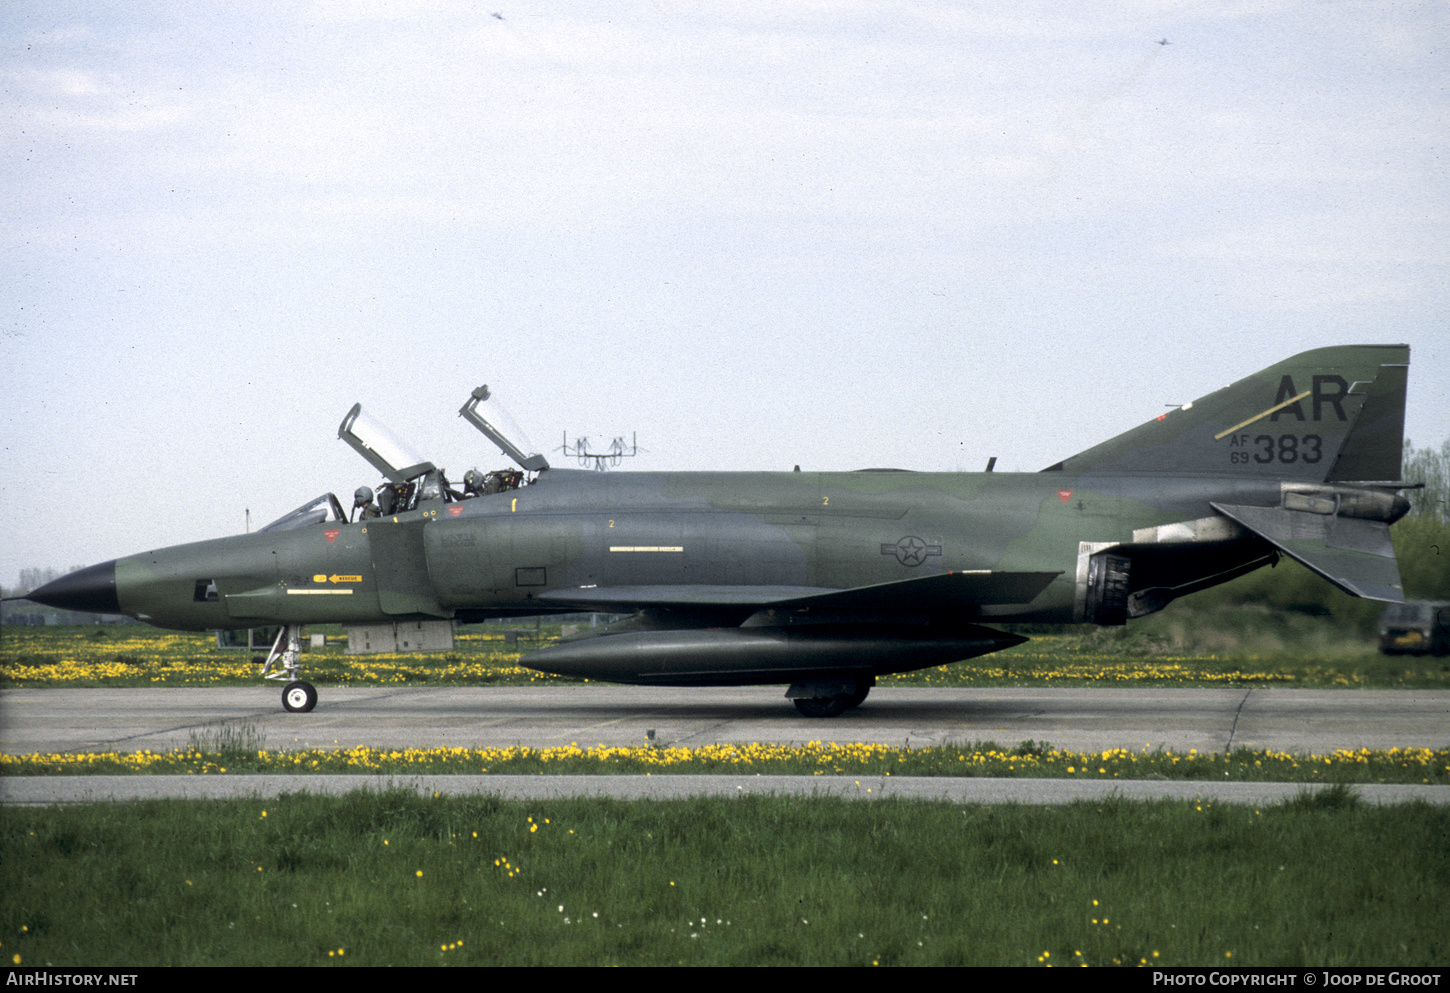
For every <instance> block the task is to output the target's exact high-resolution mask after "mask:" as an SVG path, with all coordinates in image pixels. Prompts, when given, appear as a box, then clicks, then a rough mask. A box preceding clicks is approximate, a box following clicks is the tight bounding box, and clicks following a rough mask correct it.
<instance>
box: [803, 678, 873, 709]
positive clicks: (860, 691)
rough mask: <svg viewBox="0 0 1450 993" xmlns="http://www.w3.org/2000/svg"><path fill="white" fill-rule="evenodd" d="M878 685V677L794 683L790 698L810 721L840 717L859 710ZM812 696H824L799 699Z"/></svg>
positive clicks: (827, 679)
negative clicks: (808, 694) (852, 709)
mask: <svg viewBox="0 0 1450 993" xmlns="http://www.w3.org/2000/svg"><path fill="white" fill-rule="evenodd" d="M875 685H876V677H875V676H847V677H845V678H839V677H835V678H826V679H816V680H808V681H803V682H798V683H792V684H791V688H790V690H789V691H788V692H787V694H786V695H787V696H788V697H790V699H791V702H792V703H794V704H795V709H796V710H798V711H800V712H801V713H802V714H803V715H804V716H806V717H840V716H841V715H842V714H844V713H845V712H846V711H848V710H850V709H851V708H852V707H859V706H860V705H861V703H862V701H864V700H865V699H866V695H867V694H868V693H870V692H871V687H873V686H875ZM812 692H814V693H819V694H821V695H820V696H800V695H797V694H801V693H812Z"/></svg>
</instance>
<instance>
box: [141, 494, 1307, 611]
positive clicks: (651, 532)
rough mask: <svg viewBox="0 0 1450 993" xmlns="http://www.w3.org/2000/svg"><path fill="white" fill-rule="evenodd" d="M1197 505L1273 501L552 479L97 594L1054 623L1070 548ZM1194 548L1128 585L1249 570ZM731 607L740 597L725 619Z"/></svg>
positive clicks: (1186, 513) (203, 561) (251, 602)
mask: <svg viewBox="0 0 1450 993" xmlns="http://www.w3.org/2000/svg"><path fill="white" fill-rule="evenodd" d="M1210 500H1217V501H1225V502H1229V503H1234V504H1242V503H1249V504H1264V505H1268V504H1275V503H1277V502H1278V500H1279V485H1278V484H1277V483H1276V482H1268V481H1252V480H1235V479H1226V478H1221V477H1220V478H1193V477H1187V478H1185V477H1178V478H1174V479H1171V480H1165V479H1162V478H1157V477H1137V476H1119V477H1091V476H1073V475H1068V474H1065V473H1062V472H1051V473H1031V474H1010V473H915V472H898V471H865V472H843V473H805V472H790V473H612V474H603V473H593V472H583V471H571V470H558V469H553V470H549V471H547V472H545V473H543V474H542V475H541V476H540V478H539V480H538V482H537V483H536V484H535V485H533V486H527V487H524V488H521V489H518V490H514V491H511V492H506V493H500V494H495V495H492V496H486V497H479V498H476V499H472V500H465V501H460V502H456V503H447V504H445V503H443V502H442V501H427V502H424V503H423V504H422V505H421V506H420V507H419V508H418V509H416V510H414V511H411V512H409V513H406V514H399V515H397V516H396V517H387V518H379V519H374V520H371V521H368V522H366V523H352V524H345V523H328V524H321V525H314V526H310V527H306V528H302V529H299V530H295V531H285V532H275V533H261V534H253V535H239V536H236V537H232V538H224V539H218V540H215V541H206V542H199V543H195V544H190V545H181V546H177V547H174V548H167V549H160V550H157V551H154V552H149V553H145V554H142V555H135V556H130V557H127V558H122V559H119V560H117V563H116V585H117V594H118V599H119V601H120V604H121V607H122V609H123V610H124V611H125V612H127V613H131V614H133V615H135V616H140V617H142V619H144V620H147V621H149V622H151V623H154V624H158V625H162V626H166V627H176V628H184V629H193V630H203V629H210V628H226V627H244V626H260V625H263V624H274V623H368V622H377V621H386V620H400V619H418V618H443V617H455V616H456V617H459V618H460V619H464V620H476V619H481V618H483V617H488V616H508V615H513V614H523V613H527V614H535V613H551V612H553V613H557V612H563V611H569V610H581V609H584V610H587V609H605V608H606V607H608V606H609V605H610V604H615V609H617V610H623V609H624V606H623V605H622V604H621V602H619V601H614V600H608V599H601V598H600V597H601V596H605V594H596V593H595V592H593V591H617V590H633V589H639V590H643V589H645V588H649V589H651V590H654V591H660V590H664V591H677V592H674V593H670V592H664V593H660V592H652V593H650V594H649V598H647V599H644V600H642V601H641V603H643V604H645V605H648V604H651V603H680V604H691V603H701V604H714V605H719V606H721V607H725V606H727V605H729V604H730V603H732V602H734V603H737V604H738V605H742V606H749V605H751V604H752V603H753V604H755V605H759V604H761V603H762V602H768V601H769V599H770V598H771V597H772V596H774V597H776V598H779V597H780V596H783V595H784V594H785V593H786V592H789V591H796V592H798V593H800V594H802V595H804V594H806V593H810V592H822V591H827V590H846V589H852V588H857V587H868V586H876V585H879V584H886V583H896V582H900V581H903V580H911V579H919V578H922V577H927V576H935V575H941V574H945V573H973V572H982V571H991V572H994V573H1044V572H1050V573H1059V574H1060V575H1058V576H1057V577H1056V578H1055V579H1053V580H1052V581H1051V582H1050V583H1049V584H1048V585H1047V587H1046V588H1045V589H1044V590H1043V591H1042V592H1041V593H1039V594H1038V595H1037V596H1036V597H1034V598H1033V600H1032V601H1031V602H1029V603H1021V604H997V605H992V604H988V605H977V604H971V603H964V604H961V605H959V607H960V609H959V611H958V614H959V617H960V619H963V620H965V619H969V618H974V617H975V618H982V619H988V618H990V619H993V620H996V621H1030V622H1039V623H1070V622H1073V621H1075V620H1082V619H1084V618H1083V616H1082V592H1081V589H1080V586H1081V583H1082V577H1081V576H1080V575H1079V572H1080V569H1079V565H1080V560H1081V558H1082V556H1083V553H1084V543H1089V544H1091V545H1093V546H1101V545H1107V544H1117V545H1119V546H1130V547H1137V546H1134V532H1139V537H1141V536H1142V532H1143V531H1144V530H1145V529H1152V528H1155V527H1158V526H1160V525H1168V524H1173V523H1175V522H1191V521H1194V520H1198V519H1204V518H1209V517H1211V516H1213V514H1214V511H1213V510H1212V508H1211V507H1210V506H1209V501H1210ZM1213 537H1214V539H1215V540H1202V539H1200V540H1197V541H1192V542H1187V543H1179V544H1177V545H1175V546H1174V547H1175V550H1176V553H1177V554H1175V555H1174V557H1173V566H1172V568H1171V569H1168V570H1167V572H1166V573H1165V575H1162V576H1157V577H1152V576H1151V571H1149V572H1146V573H1140V574H1142V575H1144V576H1147V577H1148V578H1145V579H1144V580H1143V582H1149V581H1150V580H1151V582H1152V583H1153V584H1154V585H1157V586H1163V587H1177V586H1180V585H1182V584H1183V583H1184V582H1188V581H1191V580H1193V579H1195V578H1197V577H1198V576H1200V575H1201V574H1205V570H1207V573H1206V574H1210V575H1212V574H1218V573H1221V572H1225V571H1231V570H1232V569H1233V568H1234V567H1236V566H1237V565H1241V564H1243V563H1248V562H1259V564H1262V563H1263V562H1266V561H1268V558H1266V555H1268V554H1269V553H1268V549H1267V546H1266V545H1265V544H1264V543H1263V542H1262V541H1260V540H1259V539H1257V538H1255V537H1253V536H1251V535H1247V534H1243V533H1241V532H1237V531H1234V532H1225V533H1224V534H1222V535H1216V536H1213ZM1154 544H1158V545H1162V544H1163V543H1162V542H1154ZM1142 545H1143V543H1142V542H1139V543H1138V546H1142ZM1149 558H1151V556H1149ZM1145 561H1146V559H1145ZM1225 578H1228V577H1227V576H1225ZM1135 585H1141V584H1135ZM208 586H214V587H215V589H214V592H213V593H212V594H211V596H212V597H213V599H207V598H206V596H205V594H206V587H208ZM691 588H694V589H697V590H699V591H701V593H702V595H701V596H699V597H695V596H693V595H692V594H691V592H690V590H691ZM745 588H753V589H757V590H760V591H762V592H761V594H760V595H758V596H752V595H750V594H747V593H745V592H744V590H745ZM735 589H738V590H741V591H742V592H741V593H740V594H739V595H738V596H736V597H734V598H733V600H732V597H731V595H730V593H729V592H728V591H729V590H735ZM722 590H723V591H726V592H719V591H722ZM935 606H936V607H937V608H938V609H940V608H941V605H940V604H936V605H935ZM1089 619H1090V618H1089Z"/></svg>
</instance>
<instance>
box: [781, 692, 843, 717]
mask: <svg viewBox="0 0 1450 993" xmlns="http://www.w3.org/2000/svg"><path fill="white" fill-rule="evenodd" d="M850 706H851V698H850V697H844V696H827V697H802V698H800V699H798V700H796V701H795V709H796V710H799V711H800V712H801V713H802V714H804V715H805V716H807V717H840V716H841V715H842V714H844V713H845V712H846V711H847V710H848V709H849V708H850Z"/></svg>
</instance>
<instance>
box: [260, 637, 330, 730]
mask: <svg viewBox="0 0 1450 993" xmlns="http://www.w3.org/2000/svg"><path fill="white" fill-rule="evenodd" d="M301 675H302V625H301V624H287V625H284V626H283V628H282V630H281V631H278V632H277V640H276V641H274V642H272V651H271V653H270V654H269V655H268V656H267V661H265V662H264V663H262V678H263V679H277V680H283V679H285V680H287V685H286V686H284V687H283V688H282V709H283V710H285V711H287V713H289V714H305V713H307V712H308V711H310V710H311V709H312V708H313V707H315V706H317V688H316V687H315V686H313V685H312V684H311V683H307V682H303V681H302V680H301V679H300V678H299V677H300V676H301Z"/></svg>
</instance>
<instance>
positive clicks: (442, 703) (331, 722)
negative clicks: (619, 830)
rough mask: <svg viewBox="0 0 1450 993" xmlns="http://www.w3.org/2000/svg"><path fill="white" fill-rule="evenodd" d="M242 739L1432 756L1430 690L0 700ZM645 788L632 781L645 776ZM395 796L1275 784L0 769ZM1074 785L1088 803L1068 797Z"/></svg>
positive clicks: (1233, 788) (66, 695)
mask: <svg viewBox="0 0 1450 993" xmlns="http://www.w3.org/2000/svg"><path fill="white" fill-rule="evenodd" d="M241 729H245V730H246V733H247V734H248V735H249V736H251V737H252V740H258V741H259V744H260V745H261V746H264V747H267V748H272V749H295V748H307V747H321V748H335V747H346V746H352V745H370V746H373V747H377V748H413V747H430V746H454V747H487V746H502V745H528V746H532V747H535V748H548V747H551V746H559V745H568V744H571V743H577V744H578V745H581V746H591V745H642V744H644V743H645V742H646V741H647V740H648V739H647V735H646V732H647V731H648V730H650V729H653V730H654V731H655V740H656V742H657V743H658V744H661V745H676V744H678V745H685V746H691V747H697V746H700V745H706V744H715V743H748V742H774V743H781V744H804V743H806V742H810V741H832V742H881V743H884V744H889V745H897V746H901V745H910V746H912V747H924V746H927V745H942V744H972V743H975V742H980V741H994V742H996V743H998V744H1000V745H1004V746H1012V745H1015V744H1017V743H1018V742H1020V741H1023V740H1026V739H1029V738H1030V739H1033V740H1035V741H1037V742H1039V743H1043V742H1047V743H1050V744H1052V745H1053V746H1055V747H1058V748H1067V749H1072V750H1075V751H1102V750H1104V749H1108V748H1129V749H1133V750H1135V751H1136V750H1139V749H1143V748H1148V749H1155V748H1160V747H1161V748H1164V749H1168V750H1172V751H1180V752H1186V751H1188V750H1189V749H1197V750H1199V751H1200V752H1203V751H1223V750H1225V749H1228V748H1240V747H1249V748H1262V749H1271V750H1276V751H1286V752H1299V753H1321V754H1322V753H1325V752H1331V751H1334V750H1336V749H1355V748H1394V747H1431V748H1442V747H1446V746H1447V745H1450V691H1443V690H1293V689H1252V690H1246V689H1164V690H1143V689H1121V690H1119V689H1040V688H1032V689H966V690H949V689H917V688H887V689H880V688H878V689H876V690H873V691H872V694H871V697H870V698H869V699H868V700H867V701H866V703H865V704H863V705H862V706H861V707H859V708H857V709H856V710H853V711H849V712H847V713H846V714H844V715H842V716H841V717H838V718H834V719H829V720H810V719H807V718H804V717H801V716H799V715H798V714H797V713H796V711H795V708H794V707H793V706H792V705H791V704H790V703H789V702H788V701H786V700H785V699H784V698H783V696H782V691H781V689H780V688H779V687H743V688H712V689H661V688H654V687H624V686H603V685H601V686H583V687H468V688H451V687H450V688H434V689H413V688H397V689H391V688H379V687H368V688H348V687H324V688H323V689H322V690H321V701H320V702H319V704H318V707H317V709H316V710H315V711H313V712H312V713H311V714H289V713H286V712H284V711H283V710H282V708H281V703H280V691H279V690H278V689H276V688H274V687H271V686H259V687H255V688H253V687H247V688H233V689H116V690H112V689H83V690H68V689H55V690H7V691H3V692H0V751H4V752H6V753H9V754H31V753H36V752H41V753H46V752H76V751H113V750H114V751H140V750H144V749H151V750H153V751H162V750H167V749H172V748H177V747H183V746H186V745H188V744H192V743H203V744H205V743H214V742H215V741H217V740H218V738H219V736H224V735H226V734H228V733H234V732H238V731H240V730H241ZM646 780H648V781H646ZM387 785H406V786H408V787H409V788H416V789H420V790H424V791H433V790H438V791H442V792H459V791H463V792H490V793H499V794H501V795H504V796H509V797H516V798H521V799H522V798H535V797H547V796H558V795H605V794H607V795H611V796H621V797H646V796H648V797H654V798H661V799H662V798H667V797H678V796H697V795H704V794H721V793H724V794H727V795H729V794H734V795H739V794H741V793H746V792H790V793H804V794H807V795H811V794H818V793H831V794H833V795H843V796H852V797H857V798H861V799H881V798H885V797H888V796H899V797H919V798H935V799H943V800H954V801H956V802H1025V803H1062V802H1067V801H1069V800H1072V799H1079V798H1086V797H1089V796H1091V797H1100V796H1106V795H1109V794H1111V793H1115V792H1116V793H1118V794H1119V795H1124V796H1181V797H1184V798H1191V797H1201V798H1204V799H1212V800H1216V801H1219V802H1238V803H1268V802H1274V800H1275V799H1283V798H1284V797H1287V796H1292V795H1294V794H1295V793H1297V792H1299V791H1300V790H1301V789H1303V787H1299V786H1295V785H1290V784H1248V783H1164V782H1138V783H1131V784H1130V783H1126V782H1118V783H1108V782H1102V783H1096V784H1088V783H1078V782H1073V781H1065V780H1020V779H1018V780H987V779H976V780H961V781H953V782H948V781H946V780H943V779H926V780H908V779H906V778H904V777H903V778H894V777H893V778H890V779H876V780H858V779H854V778H852V777H830V781H827V780H826V779H824V778H823V777H786V776H775V777H762V776H748V777H741V776H732V777H723V776H722V777H702V776H693V777H692V776H656V777H639V776H621V777H588V776H585V777H555V776H488V777H478V776H458V777H433V776H428V777H418V776H415V777H398V778H391V777H341V776H316V777H308V776H289V777H282V776H224V777H205V779H204V780H203V779H202V778H201V777H194V776H193V777H187V776H177V777H159V776H135V777H116V776H108V777H4V778H3V779H0V802H3V803H11V804H13V803H22V804H35V803H55V802H84V801H87V800H108V799H133V798H141V797H145V796H155V795H168V796H192V797H203V796H248V795H256V796H275V795H276V794H277V793H279V792H287V791H289V790H299V789H309V790H314V791H325V792H335V791H338V790H343V789H348V788H357V787H360V786H367V787H370V788H378V787H382V786H387ZM1083 790H1088V791H1089V792H1087V793H1084V792H1083ZM1361 793H1362V795H1364V796H1365V799H1367V800H1370V801H1372V802H1381V803H1386V802H1400V801H1402V800H1406V799H1411V798H1416V797H1418V798H1421V799H1425V800H1427V801H1429V802H1432V803H1438V804H1445V803H1450V787H1424V786H1420V787H1414V786H1410V787H1363V788H1361Z"/></svg>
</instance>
